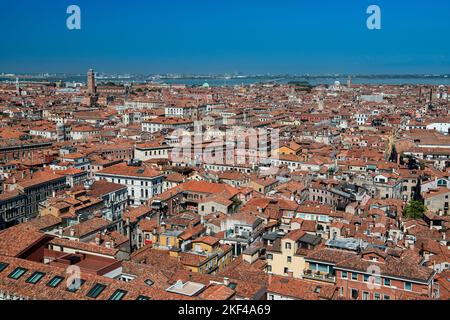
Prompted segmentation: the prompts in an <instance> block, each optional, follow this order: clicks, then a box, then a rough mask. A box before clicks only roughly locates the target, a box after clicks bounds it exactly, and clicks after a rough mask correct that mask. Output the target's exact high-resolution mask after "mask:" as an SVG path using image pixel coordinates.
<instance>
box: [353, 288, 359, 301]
mask: <svg viewBox="0 0 450 320" xmlns="http://www.w3.org/2000/svg"><path fill="white" fill-rule="evenodd" d="M351 295H352V299H354V300H357V299H358V290H356V289H351Z"/></svg>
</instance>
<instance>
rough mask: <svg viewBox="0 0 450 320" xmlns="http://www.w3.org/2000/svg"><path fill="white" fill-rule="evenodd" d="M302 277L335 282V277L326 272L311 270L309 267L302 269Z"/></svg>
mask: <svg viewBox="0 0 450 320" xmlns="http://www.w3.org/2000/svg"><path fill="white" fill-rule="evenodd" d="M303 278H305V279H311V280H318V281H324V282H329V283H335V282H336V277H333V276H330V275H329V274H328V273H322V272H320V271H313V270H309V269H307V270H304V272H303Z"/></svg>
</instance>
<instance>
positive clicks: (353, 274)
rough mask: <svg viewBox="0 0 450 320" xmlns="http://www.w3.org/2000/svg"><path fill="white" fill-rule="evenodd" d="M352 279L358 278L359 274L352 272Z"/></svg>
mask: <svg viewBox="0 0 450 320" xmlns="http://www.w3.org/2000/svg"><path fill="white" fill-rule="evenodd" d="M352 280H358V274H357V273H355V272H353V273H352Z"/></svg>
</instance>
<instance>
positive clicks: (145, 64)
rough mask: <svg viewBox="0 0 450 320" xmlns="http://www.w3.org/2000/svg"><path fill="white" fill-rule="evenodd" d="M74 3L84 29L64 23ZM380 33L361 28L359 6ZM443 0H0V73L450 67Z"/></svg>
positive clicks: (449, 29)
mask: <svg viewBox="0 0 450 320" xmlns="http://www.w3.org/2000/svg"><path fill="white" fill-rule="evenodd" d="M71 4H76V5H79V6H80V8H81V14H82V16H81V19H82V29H81V30H77V31H70V30H68V29H67V28H66V19H67V17H68V15H67V14H66V9H67V7H68V6H69V5H71ZM371 4H377V5H379V6H380V7H381V10H382V29H381V30H377V31H371V30H368V29H367V28H366V19H367V17H368V15H367V14H366V9H367V7H368V6H369V5H371ZM449 12H450V1H448V0H431V1H418V0H417V1H416V0H410V1H407V0H371V1H367V0H341V1H329V0H315V1H313V0H276V1H275V0H272V1H266V0H259V1H254V0H126V1H125V0H122V1H119V0H70V1H67V0H27V1H1V2H0V28H1V29H0V30H1V31H0V35H1V38H0V72H67V73H71V72H83V73H84V72H85V71H86V69H88V68H90V67H93V68H95V69H96V70H97V71H100V72H131V73H171V72H173V73H223V72H244V73H300V74H303V73H310V74H324V73H360V74H362V73H377V74H381V73H450V41H449V40H448V39H449V34H450V19H449V18H448V13H449Z"/></svg>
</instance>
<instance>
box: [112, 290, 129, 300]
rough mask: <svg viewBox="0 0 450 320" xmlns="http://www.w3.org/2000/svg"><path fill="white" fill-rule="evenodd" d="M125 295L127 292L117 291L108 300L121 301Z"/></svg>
mask: <svg viewBox="0 0 450 320" xmlns="http://www.w3.org/2000/svg"><path fill="white" fill-rule="evenodd" d="M127 293H128V291H125V290H120V289H118V290H116V291H115V292H114V293H113V294H112V296H111V297H109V300H122V299H123V297H125V295H126V294H127Z"/></svg>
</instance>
